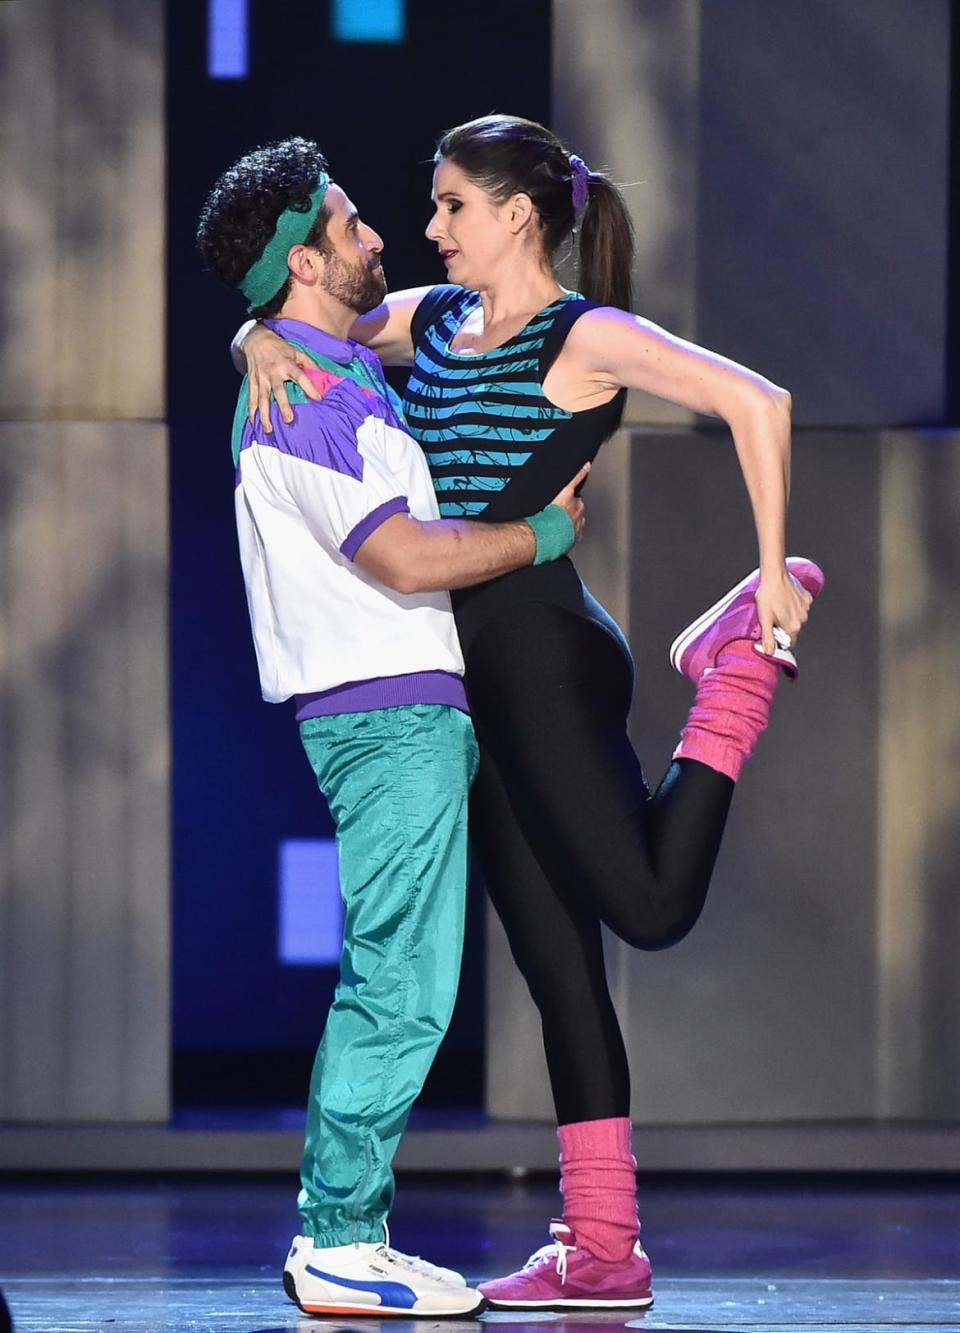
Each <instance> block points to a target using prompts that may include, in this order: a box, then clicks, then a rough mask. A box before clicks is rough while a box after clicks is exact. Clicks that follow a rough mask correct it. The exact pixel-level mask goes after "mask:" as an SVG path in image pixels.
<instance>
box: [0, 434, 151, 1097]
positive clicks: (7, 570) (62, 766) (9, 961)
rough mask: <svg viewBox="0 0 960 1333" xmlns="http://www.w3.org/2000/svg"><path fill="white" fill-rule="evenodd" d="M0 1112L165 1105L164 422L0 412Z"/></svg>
mask: <svg viewBox="0 0 960 1333" xmlns="http://www.w3.org/2000/svg"><path fill="white" fill-rule="evenodd" d="M0 458H2V463H3V479H4V483H5V484H4V494H5V495H7V496H11V497H14V503H13V504H12V507H11V510H10V513H9V515H8V518H7V521H5V522H4V524H3V527H2V532H3V539H2V541H0V556H2V559H0V565H2V569H3V582H2V587H3V592H4V599H5V600H4V606H3V608H2V620H3V623H4V625H5V627H6V632H5V635H4V654H3V659H2V670H0V701H2V716H3V718H4V722H5V726H4V728H3V732H2V735H0V749H2V753H0V769H2V771H3V773H4V774H5V775H7V780H6V781H5V783H4V801H3V807H2V819H3V827H2V829H0V841H2V844H3V846H4V848H5V849H6V856H5V862H4V866H3V878H2V884H0V904H2V920H3V930H2V934H0V957H2V961H0V971H2V974H3V977H4V982H3V992H2V995H3V1005H2V1009H0V1061H2V1066H0V1116H2V1117H5V1118H8V1119H54V1120H55V1119H73V1120H79V1119H144V1118H146V1119H150V1118H153V1119H159V1118H162V1117H163V1116H164V1115H166V1113H167V1111H168V1092H167V1064H168V1048H169V1018H168V1002H169V1000H168V995H169V977H168V972H169V938H168V936H169V925H168V917H169V850H168V847H169V812H168V784H169V753H168V717H167V665H166V643H165V639H166V601H167V593H166V572H167V549H166V547H167V531H166V510H167V504H166V430H165V428H164V427H163V426H161V425H151V424H148V423H143V422H141V423H131V422H127V423H103V422H83V423H72V424H71V423H58V424H56V425H54V424H51V423H38V422H33V423H22V422H21V423H11V424H9V425H5V426H0Z"/></svg>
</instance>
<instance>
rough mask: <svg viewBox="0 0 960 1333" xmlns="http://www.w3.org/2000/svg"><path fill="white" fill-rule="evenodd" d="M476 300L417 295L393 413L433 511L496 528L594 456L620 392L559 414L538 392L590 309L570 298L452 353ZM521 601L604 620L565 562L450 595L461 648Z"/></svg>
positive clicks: (460, 291)
mask: <svg viewBox="0 0 960 1333" xmlns="http://www.w3.org/2000/svg"><path fill="white" fill-rule="evenodd" d="M479 303H480V297H479V295H478V294H477V293H476V292H471V291H467V290H466V289H465V288H463V287H450V286H447V287H433V288H431V290H430V291H429V292H428V293H427V295H426V296H425V297H424V298H423V300H422V301H421V303H420V305H419V306H418V307H417V310H416V312H415V314H414V317H413V320H412V323H411V331H412V334H413V348H414V359H413V369H412V370H411V372H410V379H409V382H408V384H407V391H406V394H405V396H404V402H403V409H404V414H405V416H406V418H407V424H408V426H409V428H410V433H411V434H412V435H413V436H414V438H415V439H416V440H417V441H418V443H419V444H420V447H421V448H422V449H423V451H424V453H425V455H426V458H427V463H428V464H429V466H430V472H431V474H432V476H433V484H434V488H435V490H436V493H437V499H438V501H439V504H440V513H441V514H442V515H443V516H444V517H445V518H454V517H467V518H473V519H479V520H480V521H481V522H491V523H493V522H496V523H503V522H510V521H512V520H516V519H521V518H524V517H526V515H528V514H535V513H536V512H537V511H538V510H540V509H542V508H543V507H544V505H547V504H549V503H550V501H551V500H552V499H553V498H554V497H555V496H556V495H557V494H558V492H559V491H561V490H562V489H563V487H564V486H565V485H566V484H567V483H568V482H569V481H570V479H571V478H572V477H575V476H576V474H577V473H578V472H579V470H580V469H581V468H582V467H583V465H584V463H586V462H589V461H592V459H593V458H595V457H596V454H597V452H598V450H599V449H600V446H601V445H602V444H603V442H604V440H606V439H607V438H608V437H609V436H610V435H612V434H613V432H614V430H616V428H617V426H618V425H619V422H620V416H621V414H622V412H623V402H624V398H625V394H624V393H622V392H621V393H618V394H616V395H615V396H614V398H613V399H612V400H611V401H610V402H609V403H604V404H602V405H600V406H599V407H590V408H584V409H583V410H582V411H578V412H568V411H566V410H565V409H564V408H562V407H557V406H556V405H555V404H553V403H551V402H550V401H549V399H548V398H547V397H546V395H545V394H544V392H543V381H544V380H545V379H546V376H547V372H548V371H549V369H550V367H551V365H552V364H553V362H554V361H555V360H556V358H557V355H558V353H559V352H560V349H561V348H562V347H563V343H564V340H565V339H566V337H567V334H568V333H569V332H570V329H571V328H572V327H573V325H574V324H575V323H576V321H577V320H578V319H579V318H580V316H581V315H583V314H585V313H586V312H587V311H588V310H593V309H595V308H596V306H595V303H594V302H592V301H587V300H585V299H584V298H583V297H581V296H578V295H577V294H576V293H574V292H571V293H568V294H566V295H564V296H561V297H560V298H559V299H558V300H556V301H554V302H553V303H552V304H551V305H548V306H546V307H545V308H544V309H543V310H541V311H540V312H539V313H538V314H536V315H534V317H533V319H531V320H530V321H529V323H527V324H526V325H524V327H523V328H522V329H521V330H520V331H519V333H516V334H514V336H513V337H512V338H510V339H509V341H507V342H505V343H504V344H503V345H502V346H501V347H495V348H492V349H491V350H490V351H489V352H477V353H458V352H453V351H451V350H450V343H451V342H452V341H453V339H454V337H455V335H456V333H457V330H458V329H459V328H460V327H461V325H462V324H463V322H464V320H465V319H466V318H467V316H468V315H469V314H470V312H471V311H472V310H475V309H476V307H477V306H478V305H479ZM531 599H532V600H535V601H540V602H544V601H547V602H553V603H556V604H558V605H562V606H565V607H567V608H568V609H569V610H571V611H573V612H574V613H575V614H578V615H581V616H582V615H587V616H589V617H590V618H591V619H594V620H596V619H600V620H603V621H604V623H605V624H606V623H607V622H608V621H609V617H606V615H605V613H604V612H603V611H602V608H600V607H599V606H598V605H597V603H596V602H594V601H593V599H592V598H590V597H589V594H587V593H586V591H585V590H584V588H583V585H582V584H581V582H580V580H579V578H578V577H577V573H576V570H575V569H574V568H573V565H572V563H571V561H570V559H569V557H567V556H565V557H563V558H562V559H560V560H555V561H552V562H549V563H545V564H542V565H531V566H528V567H526V568H524V569H518V570H515V571H514V572H513V573H512V574H504V575H502V576H501V577H499V578H496V579H491V580H489V581H488V582H487V583H483V584H478V585H476V586H474V587H472V588H462V589H460V590H459V591H457V592H454V593H453V594H452V600H453V609H454V612H455V614H456V617H457V628H458V631H459V634H460V639H461V643H462V644H463V646H464V651H467V649H468V648H469V646H470V643H471V640H472V637H473V635H474V634H475V633H476V631H477V630H478V628H479V627H480V626H481V625H482V624H483V623H484V622H485V621H486V620H487V619H489V618H490V617H491V616H494V615H497V614H500V613H501V612H503V610H504V609H505V607H507V606H512V607H517V606H519V605H521V604H522V603H524V602H527V601H529V600H531ZM610 626H612V621H611V622H609V624H608V625H607V628H608V629H609V628H610ZM613 632H616V631H615V627H613Z"/></svg>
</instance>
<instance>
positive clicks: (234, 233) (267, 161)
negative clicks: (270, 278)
mask: <svg viewBox="0 0 960 1333" xmlns="http://www.w3.org/2000/svg"><path fill="white" fill-rule="evenodd" d="M326 170H327V162H326V159H325V158H324V156H323V154H322V153H321V151H320V149H319V148H318V147H317V145H316V144H315V143H313V142H312V140H310V139H301V138H293V139H282V140H281V141H280V142H279V143H271V144H267V145H266V146H265V147H263V148H255V149H254V150H253V151H252V152H250V153H247V154H245V155H244V156H243V157H241V159H240V161H239V162H235V163H234V165H233V166H232V167H230V168H229V169H228V170H227V171H225V172H224V173H223V175H222V176H221V177H220V179H219V180H218V181H217V183H216V185H215V186H214V187H213V189H212V190H211V191H210V194H209V195H208V197H207V201H206V203H205V204H204V206H203V211H202V212H201V214H200V221H199V223H198V225H197V244H198V246H199V247H200V253H201V254H202V255H203V259H204V263H205V264H206V266H207V268H208V269H209V270H210V272H211V273H212V274H214V276H215V277H217V278H219V279H220V281H221V282H223V283H225V284H226V285H227V286H228V287H239V285H240V283H241V281H242V280H243V277H244V275H245V274H246V273H247V272H248V270H249V269H250V268H251V267H252V265H253V264H255V263H256V261H257V260H258V259H259V258H260V256H261V255H262V254H263V251H264V248H265V246H266V244H267V242H268V241H269V240H270V237H271V236H272V235H273V233H274V231H275V230H276V227H277V219H278V218H279V216H280V214H281V213H282V212H283V211H284V210H285V209H287V208H294V209H297V210H298V211H299V212H304V213H305V212H306V211H307V207H308V204H309V197H310V195H311V193H312V192H313V190H314V189H316V185H317V177H318V176H319V175H320V173H321V171H326ZM329 216H330V214H329V211H328V209H327V208H326V205H324V207H323V208H321V210H320V212H319V214H318V215H317V219H316V221H315V222H314V224H313V226H312V227H311V228H310V232H309V235H308V236H307V239H306V242H305V244H306V245H310V246H313V247H314V248H315V249H317V250H320V251H323V252H324V253H326V251H327V221H328V219H329ZM289 295H290V279H289V278H288V279H287V281H286V282H285V283H284V284H283V286H282V287H281V289H280V291H279V292H277V294H276V296H274V297H273V299H272V300H270V301H268V302H267V304H266V305H262V306H256V307H254V308H251V311H250V313H251V314H252V315H254V316H255V317H256V318H257V319H263V318H269V317H270V316H271V315H275V314H277V313H278V312H279V311H280V310H281V309H282V308H283V305H284V302H285V301H286V300H287V297H288V296H289Z"/></svg>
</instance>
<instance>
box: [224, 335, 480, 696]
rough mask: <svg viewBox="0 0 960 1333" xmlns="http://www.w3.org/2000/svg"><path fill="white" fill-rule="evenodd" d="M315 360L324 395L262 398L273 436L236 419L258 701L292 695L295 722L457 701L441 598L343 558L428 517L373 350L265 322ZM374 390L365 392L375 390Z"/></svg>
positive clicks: (456, 660) (418, 461)
mask: <svg viewBox="0 0 960 1333" xmlns="http://www.w3.org/2000/svg"><path fill="white" fill-rule="evenodd" d="M267 323H268V325H269V327H270V328H272V329H273V330H274V331H275V332H277V333H279V334H280V336H281V337H282V338H286V339H287V340H288V341H291V342H294V343H296V344H298V345H299V346H301V347H302V348H304V350H306V351H307V352H308V354H309V355H310V356H311V358H312V359H313V360H314V361H315V362H316V365H317V369H316V370H311V371H308V374H309V375H310V377H311V379H312V380H313V382H314V384H315V385H316V386H317V388H318V389H319V390H320V391H321V393H322V395H323V396H322V398H321V399H320V401H319V402H313V401H311V400H309V399H307V398H306V396H305V395H304V394H303V393H302V392H300V391H299V390H297V389H296V387H295V386H288V388H291V389H293V390H294V392H292V393H291V403H293V404H294V420H293V422H292V423H291V424H290V425H289V426H288V425H286V424H285V423H284V421H283V419H282V418H281V416H280V414H279V412H278V411H277V408H276V404H275V403H274V404H273V405H272V406H271V417H270V419H271V423H272V426H273V431H272V433H269V434H268V433H267V432H265V431H263V429H262V428H261V425H260V419H259V416H258V417H257V418H256V419H255V421H254V423H253V425H252V426H251V425H250V423H249V421H247V420H246V416H245V408H246V398H247V391H246V381H244V384H243V386H242V388H241V391H240V399H239V403H238V408H237V416H236V420H235V425H234V461H235V463H236V493H235V503H236V516H237V533H238V536H239V539H240V559H241V562H242V565H243V576H244V581H245V583H246V590H247V604H248V606H249V609H250V623H251V626H252V628H253V639H254V644H255V646H256V651H257V662H258V665H259V669H260V684H261V688H262V690H263V697H264V698H265V699H267V700H268V701H269V702H271V703H280V702H282V701H283V700H284V699H289V698H290V697H291V696H297V700H296V702H297V718H298V720H303V719H304V718H307V717H316V716H320V715H323V714H330V713H353V712H364V711H367V710H369V709H373V708H388V707H393V706H396V705H399V704H416V703H438V704H449V705H451V706H453V707H456V708H463V709H466V707H467V704H466V696H465V694H464V689H463V681H462V676H463V657H462V655H461V652H460V645H459V642H458V640H457V633H456V628H455V626H454V621H453V613H452V611H451V609H450V598H449V596H448V594H447V593H445V592H430V593H412V594H405V593H398V592H394V591H393V590H392V589H390V588H387V587H386V586H384V584H382V583H379V582H378V581H377V580H376V579H374V578H372V577H371V576H370V575H368V574H366V573H364V571H363V570H362V569H361V568H360V567H359V565H356V564H355V563H354V557H355V556H356V553H357V551H358V549H359V547H360V545H361V544H362V542H363V541H364V540H365V538H367V537H369V536H370V534H371V533H372V532H373V531H375V529H376V528H377V527H379V525H380V524H381V523H383V522H384V521H385V520H386V519H387V518H389V517H390V516H391V515H393V514H397V513H402V512H405V511H409V513H411V514H412V515H413V516H414V517H415V518H418V519H422V520H429V519H437V518H439V517H440V515H439V511H438V508H437V501H436V499H435V497H434V490H433V483H432V482H431V480H430V472H429V470H428V468H427V464H426V460H425V459H424V457H423V454H422V453H421V452H420V449H419V446H418V445H417V444H416V442H415V441H414V440H413V439H412V438H411V437H410V435H409V434H408V433H407V429H406V426H405V425H404V422H403V418H402V416H401V415H400V412H399V410H398V408H397V407H395V406H394V404H393V402H391V400H390V397H389V391H388V390H387V387H386V384H385V383H384V380H383V372H382V370H381V368H380V363H379V361H378V360H377V357H376V356H375V355H374V354H373V353H372V352H370V351H369V350H368V349H366V348H364V347H361V346H360V345H359V344H358V343H355V342H351V341H348V340H343V339H340V338H335V337H333V336H332V335H331V334H328V333H324V332H323V331H322V330H320V329H317V328H314V327H313V325H310V324H304V323H302V322H301V321H299V320H292V319H279V320H268V321H267ZM374 386H376V387H374Z"/></svg>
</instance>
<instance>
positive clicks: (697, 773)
mask: <svg viewBox="0 0 960 1333" xmlns="http://www.w3.org/2000/svg"><path fill="white" fill-rule="evenodd" d="M467 681H468V685H469V692H470V703H471V708H472V709H473V716H474V723H475V726H476V729H477V736H478V739H479V741H480V755H481V762H480V772H479V775H478V777H477V781H476V783H475V784H474V788H473V795H472V798H471V807H470V820H471V831H472V835H473V841H474V847H475V850H476V852H477V854H478V856H479V859H480V863H481V867H482V869H483V872H484V877H485V879H486V881H487V887H488V890H489V893H490V896H491V899H492V900H493V904H494V906H495V908H496V910H497V913H498V914H499V916H500V919H501V920H502V922H503V925H504V928H505V930H506V933H507V938H508V939H509V942H510V948H511V950H512V952H513V956H514V958H515V960H516V963H517V966H518V967H519V968H520V971H521V972H522V974H523V976H524V978H525V979H526V982H527V985H528V986H529V988H530V993H531V995H532V996H533V999H534V1001H535V1003H536V1005H537V1008H538V1009H539V1011H540V1017H541V1021H542V1023H543V1040H544V1047H545V1050H546V1056H547V1065H548V1068H549V1071H550V1082H551V1086H552V1088H553V1098H554V1102H555V1104H556V1110H557V1117H558V1122H559V1123H560V1124H569V1123H571V1122H574V1121H578V1120H596V1119H604V1118H606V1117H608V1116H626V1115H628V1114H629V1107H630V1076H629V1071H628V1068H627V1059H626V1053H625V1051H624V1046H623V1038H622V1036H621V1034H620V1026H619V1024H618V1022H617V1016H616V1013H615V1011H614V1008H613V1004H612V1002H611V999H610V993H609V990H608V988H607V979H606V973H605V969H604V962H603V950H602V945H601V932H600V925H601V922H603V923H604V924H605V925H607V926H609V927H610V929H611V930H613V931H615V932H616V934H617V935H619V936H620V937H621V938H622V939H624V940H626V941H627V943H629V944H632V945H634V946H635V947H636V948H639V949H664V948H667V947H669V946H670V945H671V944H676V943H677V941H678V940H680V939H682V938H683V937H684V935H686V934H687V932H688V931H689V930H690V929H691V928H692V926H693V925H694V923H695V922H696V920H697V917H698V916H699V915H700V912H701V910H702V908H703V904H704V901H705V899H706V895H707V888H708V886H709V882H710V875H711V872H712V870H713V866H714V862H715V860H716V857H717V852H718V850H719V848H720V840H721V837H722V835H723V827H724V823H725V821H726V816H727V811H728V809H729V807H730V798H731V796H732V794H733V786H734V784H733V782H732V781H731V780H730V778H728V777H725V776H724V775H723V774H720V773H716V772H714V770H713V769H710V768H707V767H706V766H705V765H703V764H699V763H697V762H695V761H692V760H681V761H679V762H675V763H673V764H671V766H670V768H669V769H668V771H667V774H666V776H665V777H664V779H663V781H662V782H661V783H660V786H659V787H658V788H657V790H656V792H655V793H654V794H653V795H651V794H650V791H649V789H648V787H647V785H646V782H645V781H644V777H643V773H642V771H641V768H640V762H639V760H638V759H637V756H636V754H635V753H634V751H633V747H632V746H631V744H630V741H629V738H628V737H627V730H626V722H627V713H628V710H629V706H630V696H631V691H632V669H631V664H630V662H629V659H628V657H627V656H626V655H625V653H624V650H623V648H622V647H621V645H620V643H619V642H618V641H617V639H616V638H615V637H614V636H613V635H612V634H611V633H610V632H609V631H608V630H607V629H605V628H604V627H603V626H601V625H599V624H597V623H596V622H595V621H592V620H589V619H587V618H585V617H583V616H579V615H577V614H576V613H574V612H572V611H569V610H566V609H565V608H563V607H559V606H553V605H550V604H546V603H531V604H529V605H527V606H524V607H523V612H522V615H517V614H515V613H514V614H511V615H509V616H503V617H499V618H497V619H495V620H493V621H490V622H488V623H487V624H485V625H484V626H483V628H482V629H481V630H480V631H479V632H478V633H477V634H476V635H475V636H474V637H473V638H472V641H471V643H470V646H469V649H468V654H467Z"/></svg>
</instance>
